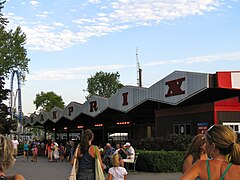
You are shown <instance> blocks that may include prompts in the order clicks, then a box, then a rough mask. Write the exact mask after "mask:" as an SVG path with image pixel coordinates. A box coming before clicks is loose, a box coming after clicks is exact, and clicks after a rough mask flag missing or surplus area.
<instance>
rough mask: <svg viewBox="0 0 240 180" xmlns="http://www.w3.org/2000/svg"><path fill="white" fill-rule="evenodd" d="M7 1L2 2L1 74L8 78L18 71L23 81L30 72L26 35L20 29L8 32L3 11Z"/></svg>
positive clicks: (0, 9) (0, 19)
mask: <svg viewBox="0 0 240 180" xmlns="http://www.w3.org/2000/svg"><path fill="white" fill-rule="evenodd" d="M4 3H5V1H2V0H0V73H1V75H2V76H4V77H8V75H9V74H10V73H12V72H13V71H14V70H18V73H19V75H20V77H21V79H23V80H24V79H25V72H28V62H29V61H30V59H29V58H27V50H26V49H25V48H24V45H25V44H26V35H25V33H23V32H22V30H21V28H20V27H17V28H16V30H12V29H11V30H7V29H6V26H7V24H8V21H7V19H6V18H4V17H3V14H2V13H1V12H2V9H3V7H4V6H3V4H4Z"/></svg>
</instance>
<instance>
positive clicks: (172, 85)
mask: <svg viewBox="0 0 240 180" xmlns="http://www.w3.org/2000/svg"><path fill="white" fill-rule="evenodd" d="M183 81H185V77H183V78H180V79H175V80H172V81H168V82H166V83H165V84H166V85H168V92H167V94H165V97H170V96H177V95H180V94H185V91H183V90H182V89H181V86H182V82H183Z"/></svg>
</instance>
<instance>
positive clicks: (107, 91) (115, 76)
mask: <svg viewBox="0 0 240 180" xmlns="http://www.w3.org/2000/svg"><path fill="white" fill-rule="evenodd" d="M119 78H120V75H119V73H118V72H116V73H107V72H102V71H100V72H97V73H96V74H95V75H94V76H91V78H88V79H87V84H88V86H87V89H86V91H87V92H88V93H89V95H88V96H87V97H86V98H87V99H88V98H89V97H90V96H92V95H98V96H102V97H110V96H111V95H113V94H115V93H116V92H117V90H118V89H120V88H122V87H123V84H121V83H120V80H119Z"/></svg>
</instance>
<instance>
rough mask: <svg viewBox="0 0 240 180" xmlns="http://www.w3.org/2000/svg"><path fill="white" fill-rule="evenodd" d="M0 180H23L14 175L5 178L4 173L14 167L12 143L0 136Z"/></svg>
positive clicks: (23, 179)
mask: <svg viewBox="0 0 240 180" xmlns="http://www.w3.org/2000/svg"><path fill="white" fill-rule="evenodd" d="M0 160H1V162H0V179H2V180H7V179H9V180H25V178H24V177H23V175H21V174H15V175H13V176H7V175H6V174H5V171H6V170H7V169H9V168H10V167H12V166H13V165H14V162H15V159H14V147H13V143H12V141H11V140H10V139H9V138H7V137H5V136H3V135H1V134H0Z"/></svg>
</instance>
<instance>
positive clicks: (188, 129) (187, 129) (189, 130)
mask: <svg viewBox="0 0 240 180" xmlns="http://www.w3.org/2000/svg"><path fill="white" fill-rule="evenodd" d="M190 132H191V126H190V125H186V134H187V135H190V134H191V133H190Z"/></svg>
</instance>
